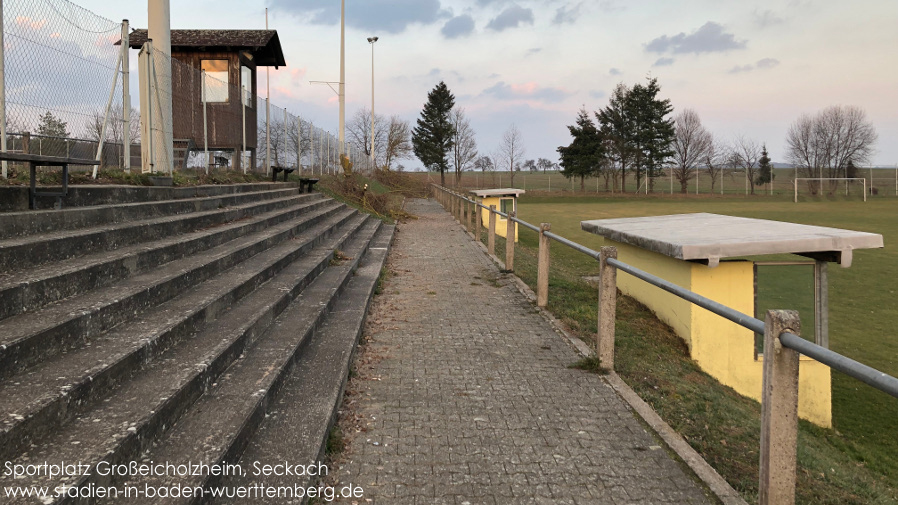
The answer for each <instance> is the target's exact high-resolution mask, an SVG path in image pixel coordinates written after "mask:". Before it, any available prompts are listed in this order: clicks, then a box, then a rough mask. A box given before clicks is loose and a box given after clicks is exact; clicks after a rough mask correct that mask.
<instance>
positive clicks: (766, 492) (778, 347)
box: [758, 310, 801, 505]
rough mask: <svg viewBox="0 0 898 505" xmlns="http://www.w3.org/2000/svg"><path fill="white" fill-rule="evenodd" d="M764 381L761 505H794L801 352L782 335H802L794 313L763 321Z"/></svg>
mask: <svg viewBox="0 0 898 505" xmlns="http://www.w3.org/2000/svg"><path fill="white" fill-rule="evenodd" d="M764 325H765V326H764V329H765V331H764V382H763V389H762V392H761V464H760V471H759V475H760V485H759V494H760V497H759V500H758V503H759V504H760V505H768V504H777V505H780V504H785V505H791V504H794V503H795V479H796V478H795V469H796V450H797V449H796V445H797V442H798V354H799V353H798V352H797V351H794V350H792V349H789V348H786V347H783V345H782V344H781V343H780V338H779V337H780V335H781V334H782V333H785V332H789V333H793V334H795V335H799V334H800V330H801V323H800V321H799V319H798V312H796V311H794V310H768V311H767V317H766V319H765V322H764Z"/></svg>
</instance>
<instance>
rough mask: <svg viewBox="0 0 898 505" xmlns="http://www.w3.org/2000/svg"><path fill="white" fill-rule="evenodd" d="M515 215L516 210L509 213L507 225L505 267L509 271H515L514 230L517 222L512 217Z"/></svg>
mask: <svg viewBox="0 0 898 505" xmlns="http://www.w3.org/2000/svg"><path fill="white" fill-rule="evenodd" d="M515 215H516V214H515V212H514V211H511V212H509V213H508V219H506V223H507V226H506V227H505V269H506V270H508V271H509V272H513V271H514V232H515V225H516V224H517V223H515V222H514V221H513V220H512V219H511V218H513V217H514V216H515Z"/></svg>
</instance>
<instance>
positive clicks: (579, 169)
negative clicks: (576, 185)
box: [557, 108, 605, 191]
mask: <svg viewBox="0 0 898 505" xmlns="http://www.w3.org/2000/svg"><path fill="white" fill-rule="evenodd" d="M567 128H568V131H570V132H571V137H573V141H571V143H570V145H568V146H560V147H558V149H557V151H558V154H559V155H560V157H561V163H560V164H561V167H562V170H561V175H563V176H565V178H567V179H570V178H571V177H579V178H580V190H581V191H583V190H584V186H585V181H586V177H588V176H594V175H597V174H598V172H599V167H601V165H602V158H603V156H604V154H605V153H604V145H603V143H602V138H601V136H600V134H599V130H598V128H596V125H595V123H593V121H592V118H590V117H589V114H588V113H587V112H586V109H584V108H581V109H580V112H578V113H577V124H575V125H569V126H568V127H567Z"/></svg>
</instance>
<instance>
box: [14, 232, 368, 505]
mask: <svg viewBox="0 0 898 505" xmlns="http://www.w3.org/2000/svg"><path fill="white" fill-rule="evenodd" d="M378 224H379V223H377V222H373V221H372V220H370V219H369V218H367V217H364V216H357V217H355V218H353V219H352V220H351V221H350V222H349V223H347V224H346V225H345V226H343V227H342V228H341V229H340V230H339V231H337V232H336V233H335V234H334V238H331V239H328V240H327V242H326V244H324V245H321V246H319V247H316V248H315V249H314V250H313V251H312V252H311V253H309V254H308V255H306V256H304V257H303V258H302V259H300V260H298V261H296V262H294V263H292V264H291V265H290V266H288V267H287V268H285V269H284V271H283V272H281V274H279V275H278V276H276V277H275V278H274V279H272V281H271V282H268V283H266V284H264V285H262V286H260V287H259V288H258V289H257V290H255V291H254V292H253V293H252V294H250V295H248V296H247V297H246V298H245V299H244V300H243V301H241V302H240V303H239V304H235V305H234V306H233V308H231V309H230V310H229V311H227V312H226V313H223V314H222V315H220V317H218V318H217V319H216V320H215V321H212V322H210V323H208V324H207V325H206V326H205V327H204V328H202V329H201V330H199V331H198V332H197V333H196V334H195V335H193V336H192V337H191V338H189V339H186V340H184V341H183V342H181V343H180V344H177V345H175V346H173V347H171V349H169V350H168V351H167V352H165V354H164V355H162V356H160V357H159V359H157V360H154V361H153V362H152V363H151V364H150V365H149V366H147V367H144V368H143V369H142V370H140V371H138V372H136V373H135V374H134V375H133V377H132V378H131V380H129V381H128V382H127V383H125V384H123V385H122V386H121V387H120V388H118V389H116V390H115V391H113V392H112V394H110V395H108V396H106V397H103V398H102V401H98V400H100V399H99V398H98V399H97V400H95V401H93V402H92V403H93V405H92V407H91V409H89V410H86V411H84V412H83V413H82V414H81V415H79V416H78V417H77V418H75V419H74V420H73V421H72V422H71V423H69V424H67V425H66V426H64V427H63V428H61V429H60V430H57V431H56V432H54V433H53V434H52V436H50V437H47V438H46V439H45V440H44V441H43V443H41V444H40V445H38V446H37V447H35V448H33V449H32V450H30V451H28V452H27V453H23V454H22V455H21V456H20V457H19V458H17V459H16V460H15V461H16V462H25V461H37V460H38V459H40V460H42V461H43V460H46V461H63V460H65V461H71V460H72V458H76V459H77V460H79V461H81V462H84V463H86V464H89V465H96V464H98V463H99V462H100V461H106V462H110V463H118V462H128V461H132V460H134V459H136V458H137V457H138V456H139V453H140V451H142V450H145V449H148V448H149V447H151V446H153V445H154V444H161V443H163V442H162V440H163V439H160V437H161V436H162V435H163V434H164V433H165V432H166V431H167V430H169V429H170V427H172V425H174V426H175V429H177V427H178V426H180V423H178V419H179V418H181V416H182V415H185V416H190V415H191V414H192V413H193V412H196V411H198V410H199V411H204V412H207V413H211V415H212V416H213V417H218V416H228V414H229V412H231V411H232V410H234V409H233V408H232V406H231V405H223V406H220V408H217V409H215V410H213V411H211V412H210V411H208V410H207V409H204V408H203V407H202V406H201V405H202V403H203V401H204V398H205V396H202V397H201V396H200V395H203V394H204V393H207V391H208V390H210V389H211V390H213V391H214V390H216V389H218V388H220V387H221V385H223V384H228V383H230V382H232V381H233V379H232V378H231V376H232V373H233V372H232V370H234V369H235V368H238V367H239V366H240V365H239V364H241V363H248V364H249V363H253V362H254V361H253V360H254V359H255V358H253V356H255V355H257V354H258V353H259V352H260V351H259V350H258V348H259V344H260V343H261V342H265V341H267V340H268V339H269V338H270V337H269V336H268V335H267V333H266V331H265V330H266V328H267V327H268V326H270V324H271V323H272V321H274V320H275V318H276V317H277V316H278V314H279V313H280V312H281V311H283V310H284V309H285V308H286V307H288V306H289V305H290V303H291V301H292V300H293V299H294V298H295V297H296V296H297V295H300V296H305V293H306V292H308V291H310V290H312V291H315V290H318V291H321V289H320V288H318V287H317V286H321V284H322V283H325V284H328V285H332V284H333V283H334V282H335V279H334V278H333V275H325V274H328V273H329V272H331V271H333V270H344V269H345V268H346V266H345V265H344V266H332V267H330V268H328V265H329V264H330V263H331V260H332V258H333V251H334V249H335V248H338V249H343V250H346V251H352V250H355V249H356V248H357V247H358V244H359V243H363V244H364V243H367V241H368V239H369V238H370V235H371V233H372V231H373V230H374V229H376V226H377V225H378ZM359 252H361V251H359ZM321 271H323V273H322V274H320V275H317V277H316V274H317V273H318V272H321ZM344 275H345V276H347V277H348V272H345V273H344ZM324 291H325V292H327V293H330V296H331V297H332V296H333V294H334V292H335V289H333V288H327V289H325V290H324ZM300 292H302V294H300ZM326 306H327V300H326V299H322V300H321V306H319V304H314V306H310V308H312V309H315V310H317V311H321V310H324V307H326ZM297 332H298V333H300V334H304V333H306V330H304V329H301V328H292V331H291V333H297ZM265 356H266V357H268V358H272V359H275V361H277V359H279V358H283V357H282V356H271V355H270V354H269V353H265ZM235 361H236V363H237V365H234V366H231V367H230V368H228V366H229V365H231V364H232V363H234V362H235ZM250 366H251V368H252V371H254V372H255V373H256V374H257V375H260V376H261V377H262V378H265V377H267V376H270V375H272V374H274V375H276V369H275V368H273V367H272V366H271V365H270V364H269V365H267V366H256V365H250ZM222 372H224V375H222ZM160 379H161V380H160ZM242 385H243V386H244V387H245V388H249V389H251V390H252V391H256V390H257V388H258V385H257V384H256V383H243V384H242ZM207 394H208V393H207ZM198 398H199V400H197V399H198ZM226 399H227V400H231V398H230V396H228V397H226ZM185 413H186V414H185ZM208 437H209V434H203V435H201V436H200V438H199V439H197V440H206V439H208ZM2 479H5V478H3V477H0V486H2V485H4V483H2V482H3V480H2ZM41 480H43V482H42V484H41V485H51V483H49V482H47V480H46V479H34V480H31V479H24V480H23V479H19V480H18V481H16V484H17V485H19V486H22V485H29V483H35V482H38V481H41ZM118 480H120V479H113V478H106V477H104V476H101V475H99V474H97V473H96V472H93V475H91V476H90V477H85V478H82V479H76V480H74V481H72V480H67V481H62V482H53V483H52V485H54V486H55V485H61V484H68V485H78V486H85V485H89V484H91V483H93V484H96V485H109V484H117V481H118ZM8 481H9V480H8V479H7V480H6V482H5V483H8ZM12 503H19V502H16V501H13V502H12ZM21 503H28V502H27V501H24V500H23V501H21Z"/></svg>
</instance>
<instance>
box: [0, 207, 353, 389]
mask: <svg viewBox="0 0 898 505" xmlns="http://www.w3.org/2000/svg"><path fill="white" fill-rule="evenodd" d="M340 208H342V205H341V204H337V203H335V202H332V201H331V202H330V203H329V204H327V205H324V206H322V207H321V208H316V209H314V210H312V211H311V212H306V210H307V209H305V208H304V207H296V208H292V209H290V210H288V211H285V212H287V216H288V217H292V220H289V221H286V222H283V223H281V224H278V225H276V226H270V227H268V228H264V229H263V230H262V231H257V232H255V233H250V234H249V235H244V236H241V237H238V238H235V239H233V240H231V241H229V242H226V243H224V244H221V245H219V246H216V247H213V248H211V249H208V250H206V251H203V252H202V254H191V255H189V256H187V257H184V258H181V259H179V260H176V261H171V262H169V263H166V264H164V265H160V266H159V267H158V268H155V269H152V270H148V271H146V272H144V273H141V274H139V275H136V276H132V277H127V278H125V279H123V280H121V281H119V282H116V283H113V284H111V285H108V286H106V287H104V288H103V289H102V290H99V292H95V291H88V292H85V293H82V294H79V295H76V296H72V297H69V298H67V299H65V300H62V301H59V302H57V303H54V304H50V305H48V306H46V307H45V308H43V309H41V310H36V311H34V312H29V313H24V314H19V315H16V316H13V317H10V318H7V319H6V320H4V321H3V324H2V325H0V377H7V376H8V375H9V374H10V373H13V372H16V371H20V370H23V369H24V368H27V367H28V366H30V365H32V364H33V363H34V362H35V361H36V360H40V359H44V358H46V357H47V356H49V355H53V354H57V353H59V352H63V351H66V350H68V349H71V348H73V347H76V346H80V345H83V344H84V340H85V339H87V338H89V337H91V336H92V335H96V334H98V333H101V332H103V331H106V330H108V329H109V328H111V327H113V326H115V325H116V324H119V323H121V322H122V321H124V320H127V319H129V318H131V317H133V316H134V315H135V314H138V313H140V312H142V311H143V310H145V309H146V308H148V307H152V306H154V305H156V304H158V303H161V302H163V301H165V300H168V299H170V298H172V297H174V296H176V295H177V294H178V293H179V292H181V291H183V290H185V289H187V288H188V287H190V286H192V285H195V284H196V283H198V282H202V281H204V280H205V279H208V278H209V277H210V276H212V275H215V274H217V273H218V272H220V271H221V270H224V269H227V268H230V267H232V266H234V265H236V264H238V263H240V262H241V261H244V260H246V259H248V258H250V257H252V256H254V255H256V254H259V253H260V252H262V251H264V250H266V249H269V248H270V247H272V246H275V245H277V244H280V243H282V242H284V241H286V240H289V239H291V238H292V237H294V236H295V235H296V234H297V233H300V232H302V231H304V230H306V229H307V228H309V227H310V226H314V225H316V224H317V223H319V222H320V221H321V220H322V219H327V218H329V217H330V216H332V215H333V214H334V213H335V212H337V211H338V210H339V209H340ZM263 224H264V223H263ZM239 231H243V232H245V231H249V229H245V228H244V229H241V230H239ZM310 236H311V237H314V236H315V232H312V233H311V234H310ZM174 240H175V244H180V243H181V242H180V241H178V239H177V237H175V239H174ZM166 246H167V244H162V245H160V246H159V247H160V248H164V247H166ZM150 248H152V246H149V247H148V249H150Z"/></svg>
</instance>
